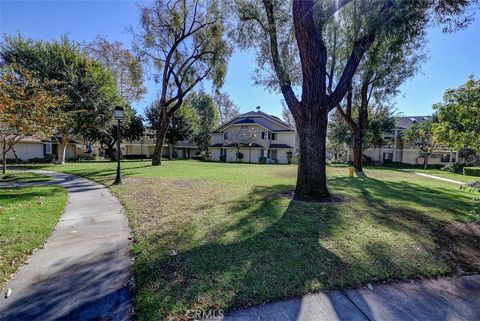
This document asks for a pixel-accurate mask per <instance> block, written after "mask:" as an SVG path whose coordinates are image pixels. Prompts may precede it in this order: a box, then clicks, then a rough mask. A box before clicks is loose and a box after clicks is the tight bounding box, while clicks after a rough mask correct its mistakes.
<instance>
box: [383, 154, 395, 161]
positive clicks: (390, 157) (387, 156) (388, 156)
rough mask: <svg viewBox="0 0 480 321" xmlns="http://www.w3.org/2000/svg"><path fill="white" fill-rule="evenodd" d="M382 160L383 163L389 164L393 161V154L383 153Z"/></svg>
mask: <svg viewBox="0 0 480 321" xmlns="http://www.w3.org/2000/svg"><path fill="white" fill-rule="evenodd" d="M383 160H384V161H385V162H391V161H392V160H393V153H383Z"/></svg>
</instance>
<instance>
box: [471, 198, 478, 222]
mask: <svg viewBox="0 0 480 321" xmlns="http://www.w3.org/2000/svg"><path fill="white" fill-rule="evenodd" d="M470 220H471V221H472V222H475V223H477V224H480V198H475V199H474V200H473V209H472V210H471V211H470Z"/></svg>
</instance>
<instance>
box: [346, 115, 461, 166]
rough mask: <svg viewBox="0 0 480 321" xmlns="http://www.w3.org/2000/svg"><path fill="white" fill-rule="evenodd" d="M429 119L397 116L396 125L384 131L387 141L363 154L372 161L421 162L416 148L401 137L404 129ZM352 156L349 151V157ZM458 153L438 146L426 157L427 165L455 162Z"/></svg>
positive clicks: (414, 163)
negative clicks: (388, 130)
mask: <svg viewBox="0 0 480 321" xmlns="http://www.w3.org/2000/svg"><path fill="white" fill-rule="evenodd" d="M427 119H429V116H406V117H398V119H397V126H396V127H395V129H394V130H393V132H391V133H385V135H384V137H385V139H386V141H388V143H387V144H386V145H384V146H382V148H376V149H373V148H369V149H366V150H365V151H364V153H363V154H364V156H365V157H367V158H369V159H371V160H372V161H374V162H380V163H382V162H399V163H405V164H412V165H418V164H423V161H424V159H423V158H422V157H419V151H418V148H416V147H414V146H410V145H409V144H408V143H407V142H405V141H404V140H403V138H402V133H403V131H404V130H405V129H407V128H408V127H410V126H412V125H413V124H420V123H422V122H424V121H425V120H427ZM351 157H353V156H352V153H351V152H350V153H349V158H351ZM458 158H459V157H458V153H457V152H456V151H453V150H451V149H448V148H445V147H438V148H437V149H436V150H435V151H434V153H433V154H432V155H430V157H429V159H428V164H429V165H439V164H443V165H447V164H449V163H451V162H456V160H457V159H458Z"/></svg>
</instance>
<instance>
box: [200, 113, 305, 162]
mask: <svg viewBox="0 0 480 321" xmlns="http://www.w3.org/2000/svg"><path fill="white" fill-rule="evenodd" d="M298 145H299V144H298V136H297V132H296V130H295V128H293V127H292V126H290V125H289V124H287V123H285V122H283V121H282V120H281V119H279V118H278V117H276V116H273V115H269V114H266V113H264V112H262V111H260V108H257V111H251V112H248V113H245V114H241V115H239V116H237V117H235V118H234V119H232V120H230V121H228V122H227V123H225V124H222V125H221V126H220V127H218V128H217V129H215V130H214V131H213V132H212V133H211V146H210V148H209V150H210V153H211V159H212V160H215V161H220V160H224V161H226V162H244V163H258V162H259V160H260V158H261V157H265V158H266V160H267V162H271V163H280V164H287V163H290V162H294V161H295V158H296V154H298ZM239 153H240V156H243V157H239Z"/></svg>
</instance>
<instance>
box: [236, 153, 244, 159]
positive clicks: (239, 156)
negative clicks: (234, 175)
mask: <svg viewBox="0 0 480 321" xmlns="http://www.w3.org/2000/svg"><path fill="white" fill-rule="evenodd" d="M237 158H238V160H242V159H243V153H242V152H237Z"/></svg>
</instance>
